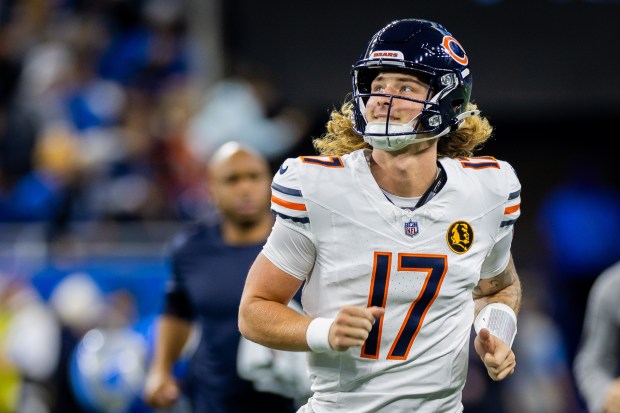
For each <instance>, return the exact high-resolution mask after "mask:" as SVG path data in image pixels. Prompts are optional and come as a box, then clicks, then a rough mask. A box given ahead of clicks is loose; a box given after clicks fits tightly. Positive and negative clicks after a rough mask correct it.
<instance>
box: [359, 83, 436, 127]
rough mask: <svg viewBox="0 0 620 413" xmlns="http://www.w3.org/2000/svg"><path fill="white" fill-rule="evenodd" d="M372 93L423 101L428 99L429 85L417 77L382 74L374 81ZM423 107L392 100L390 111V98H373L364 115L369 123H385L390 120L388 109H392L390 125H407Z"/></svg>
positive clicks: (420, 104)
mask: <svg viewBox="0 0 620 413" xmlns="http://www.w3.org/2000/svg"><path fill="white" fill-rule="evenodd" d="M371 92H372V93H381V94H385V95H392V96H402V97H405V98H409V99H417V100H421V101H423V100H425V99H426V98H427V93H428V84H426V83H424V82H423V81H422V80H420V78H418V77H417V76H415V75H410V74H405V73H380V74H379V75H378V76H377V77H376V78H375V80H373V81H372V85H371ZM423 106H424V105H423V104H422V103H419V102H412V101H410V100H406V99H392V104H391V109H390V97H387V96H371V97H370V98H369V99H368V102H367V103H366V112H365V113H364V114H365V116H366V121H367V122H385V121H386V120H388V119H387V117H388V109H390V110H389V121H390V123H400V124H406V123H407V122H410V121H411V120H412V119H413V118H414V117H416V116H417V115H419V114H420V112H421V111H422V108H423Z"/></svg>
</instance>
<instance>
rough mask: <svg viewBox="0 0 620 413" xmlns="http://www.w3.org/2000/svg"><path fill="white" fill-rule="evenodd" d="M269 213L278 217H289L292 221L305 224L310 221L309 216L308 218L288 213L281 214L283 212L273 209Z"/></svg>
mask: <svg viewBox="0 0 620 413" xmlns="http://www.w3.org/2000/svg"><path fill="white" fill-rule="evenodd" d="M271 213H272V214H273V215H275V216H278V217H280V218H284V219H289V220H291V221H293V222H299V223H301V224H307V223H309V222H310V218H308V217H292V216H290V215H286V214H283V213H281V212H278V211H275V210H273V209H272V210H271Z"/></svg>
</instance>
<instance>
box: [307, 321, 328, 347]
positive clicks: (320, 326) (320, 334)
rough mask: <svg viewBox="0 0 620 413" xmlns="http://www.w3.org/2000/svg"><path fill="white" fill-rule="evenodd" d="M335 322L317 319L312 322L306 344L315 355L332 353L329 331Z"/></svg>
mask: <svg viewBox="0 0 620 413" xmlns="http://www.w3.org/2000/svg"><path fill="white" fill-rule="evenodd" d="M333 322H334V319H333V318H324V317H317V318H315V319H313V320H312V321H311V322H310V325H308V329H307V330H306V342H307V343H308V347H310V349H311V350H312V351H314V352H315V353H324V352H326V351H331V350H332V347H331V346H330V345H329V329H330V327H331V326H332V323H333Z"/></svg>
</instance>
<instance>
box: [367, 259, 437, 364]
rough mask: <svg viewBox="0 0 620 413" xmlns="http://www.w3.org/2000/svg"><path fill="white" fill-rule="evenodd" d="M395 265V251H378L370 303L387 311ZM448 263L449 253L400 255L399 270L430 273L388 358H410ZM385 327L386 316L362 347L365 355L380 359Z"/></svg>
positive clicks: (377, 324) (373, 329)
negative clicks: (393, 258) (382, 333)
mask: <svg viewBox="0 0 620 413" xmlns="http://www.w3.org/2000/svg"><path fill="white" fill-rule="evenodd" d="M391 264H392V253H390V252H375V261H374V265H373V267H374V268H373V271H372V281H371V284H370V292H369V294H368V306H379V307H384V308H385V311H386V312H388V311H389V305H387V306H386V304H387V298H388V297H387V296H388V286H389V284H390V271H391V268H392V265H391ZM447 264H448V263H447V257H446V256H445V255H432V254H404V253H399V254H398V271H418V272H426V278H425V280H424V285H422V288H421V290H420V293H419V294H418V296H417V297H416V298H415V300H413V302H412V303H411V306H409V311H408V312H407V316H406V317H405V320H404V321H403V324H402V325H401V327H400V331H399V332H398V335H397V336H396V338H395V340H394V342H393V343H392V347H391V348H390V351H389V352H388V355H387V359H388V360H404V359H406V358H407V355H408V354H409V350H410V349H411V345H412V344H413V342H414V340H415V338H416V336H417V335H418V332H419V331H420V327H421V326H422V322H423V321H424V317H425V316H426V313H427V312H428V309H429V308H430V307H431V305H432V304H433V302H434V301H435V298H437V294H439V289H440V288H441V284H442V283H443V279H444V276H445V275H446V271H447V269H448V265H447ZM382 327H383V317H381V318H380V319H379V321H378V322H377V323H375V324H374V325H373V327H372V330H370V334H369V335H368V338H367V339H366V342H365V343H364V345H363V346H362V350H361V354H360V356H361V357H365V358H372V359H377V358H379V350H380V346H381V330H382Z"/></svg>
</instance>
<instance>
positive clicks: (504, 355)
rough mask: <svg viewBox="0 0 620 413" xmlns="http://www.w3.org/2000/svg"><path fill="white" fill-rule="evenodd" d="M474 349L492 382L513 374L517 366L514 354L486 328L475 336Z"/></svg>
mask: <svg viewBox="0 0 620 413" xmlns="http://www.w3.org/2000/svg"><path fill="white" fill-rule="evenodd" d="M474 348H475V349H476V353H478V355H479V356H480V358H481V359H482V362H483V363H484V366H485V367H486V368H487V373H489V376H490V377H491V378H492V379H493V380H495V381H500V380H504V379H505V378H506V377H508V376H510V375H511V374H512V373H514V372H515V366H516V365H517V361H516V357H515V353H514V352H513V351H512V349H511V348H510V347H509V346H508V345H507V344H506V343H504V342H503V341H502V340H500V339H499V338H497V337H496V336H494V335H493V334H491V333H490V332H489V330H487V329H486V328H483V329H482V330H480V333H478V335H477V336H476V338H475V340H474Z"/></svg>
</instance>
